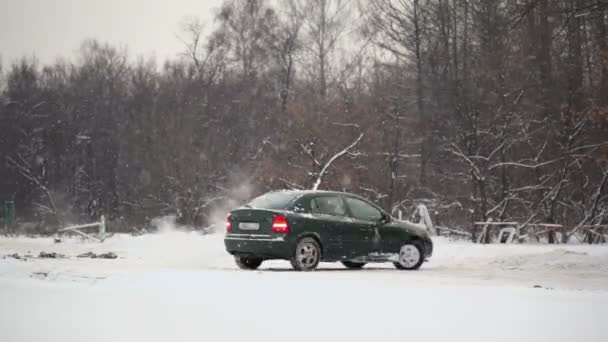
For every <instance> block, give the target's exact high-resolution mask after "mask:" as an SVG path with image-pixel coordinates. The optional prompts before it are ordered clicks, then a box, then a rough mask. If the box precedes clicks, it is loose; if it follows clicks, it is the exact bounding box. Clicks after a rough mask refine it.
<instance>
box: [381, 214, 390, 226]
mask: <svg viewBox="0 0 608 342" xmlns="http://www.w3.org/2000/svg"><path fill="white" fill-rule="evenodd" d="M389 222H391V215H389V214H382V218H381V219H380V223H382V224H385V223H389Z"/></svg>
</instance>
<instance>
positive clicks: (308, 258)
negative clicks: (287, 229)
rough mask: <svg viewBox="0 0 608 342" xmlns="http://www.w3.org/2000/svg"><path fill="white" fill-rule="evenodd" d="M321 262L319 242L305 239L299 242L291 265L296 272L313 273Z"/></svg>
mask: <svg viewBox="0 0 608 342" xmlns="http://www.w3.org/2000/svg"><path fill="white" fill-rule="evenodd" d="M320 260H321V246H319V243H318V242H317V240H315V239H313V238H309V237H305V238H302V239H300V241H298V244H297V245H296V250H295V253H294V255H293V256H292V258H291V265H292V266H293V268H294V269H295V270H296V271H312V270H314V269H315V268H317V266H318V265H319V261H320Z"/></svg>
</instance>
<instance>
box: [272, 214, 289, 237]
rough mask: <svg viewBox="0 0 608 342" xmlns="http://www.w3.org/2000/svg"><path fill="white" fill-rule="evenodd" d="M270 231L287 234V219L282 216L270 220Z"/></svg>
mask: <svg viewBox="0 0 608 342" xmlns="http://www.w3.org/2000/svg"><path fill="white" fill-rule="evenodd" d="M272 231H273V232H275V233H289V223H287V217H285V216H283V215H275V216H274V217H273V218H272Z"/></svg>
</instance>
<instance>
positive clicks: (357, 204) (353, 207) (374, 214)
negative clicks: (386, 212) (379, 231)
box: [346, 197, 383, 221]
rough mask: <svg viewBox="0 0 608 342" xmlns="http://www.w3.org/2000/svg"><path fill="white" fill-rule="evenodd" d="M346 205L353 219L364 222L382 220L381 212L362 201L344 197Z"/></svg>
mask: <svg viewBox="0 0 608 342" xmlns="http://www.w3.org/2000/svg"><path fill="white" fill-rule="evenodd" d="M346 203H347V204H348V207H349V208H350V211H351V213H352V214H353V217H354V218H356V219H358V220H364V221H379V220H380V219H382V216H383V215H382V212H381V211H380V210H378V209H376V208H374V207H373V206H371V205H370V204H368V203H365V202H364V201H362V200H360V199H356V198H352V197H346Z"/></svg>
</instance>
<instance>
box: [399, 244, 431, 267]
mask: <svg viewBox="0 0 608 342" xmlns="http://www.w3.org/2000/svg"><path fill="white" fill-rule="evenodd" d="M423 261H424V253H423V252H422V248H421V247H420V245H419V244H417V243H407V244H405V245H403V246H401V250H399V261H397V262H395V263H394V265H395V267H397V268H398V269H400V270H417V269H419V268H420V266H421V265H422V262H423Z"/></svg>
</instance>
